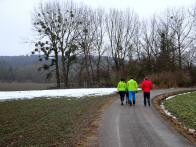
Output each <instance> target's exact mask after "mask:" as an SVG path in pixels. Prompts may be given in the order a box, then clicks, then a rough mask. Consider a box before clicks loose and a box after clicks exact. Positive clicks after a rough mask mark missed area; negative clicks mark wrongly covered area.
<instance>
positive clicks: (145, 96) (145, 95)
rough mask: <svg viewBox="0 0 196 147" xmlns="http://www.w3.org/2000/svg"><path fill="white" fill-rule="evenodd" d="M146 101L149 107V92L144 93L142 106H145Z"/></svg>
mask: <svg viewBox="0 0 196 147" xmlns="http://www.w3.org/2000/svg"><path fill="white" fill-rule="evenodd" d="M146 101H147V102H148V106H150V92H144V105H145V106H146Z"/></svg>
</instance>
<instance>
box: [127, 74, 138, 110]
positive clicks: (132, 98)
mask: <svg viewBox="0 0 196 147" xmlns="http://www.w3.org/2000/svg"><path fill="white" fill-rule="evenodd" d="M127 88H128V91H129V104H130V106H132V104H133V105H135V104H136V93H137V91H138V84H137V82H136V81H135V80H134V79H133V78H132V77H131V79H130V80H129V81H128V82H127Z"/></svg>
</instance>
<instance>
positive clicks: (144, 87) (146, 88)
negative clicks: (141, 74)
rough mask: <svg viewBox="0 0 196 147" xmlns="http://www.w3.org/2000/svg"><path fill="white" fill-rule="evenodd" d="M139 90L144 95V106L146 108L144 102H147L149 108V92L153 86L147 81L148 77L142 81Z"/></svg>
mask: <svg viewBox="0 0 196 147" xmlns="http://www.w3.org/2000/svg"><path fill="white" fill-rule="evenodd" d="M141 88H142V91H143V94H144V106H146V100H147V102H148V106H150V91H151V90H152V88H153V84H152V82H151V81H150V80H149V79H148V77H145V79H144V81H143V82H142V84H141Z"/></svg>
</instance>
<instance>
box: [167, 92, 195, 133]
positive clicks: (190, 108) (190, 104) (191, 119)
mask: <svg viewBox="0 0 196 147" xmlns="http://www.w3.org/2000/svg"><path fill="white" fill-rule="evenodd" d="M164 105H165V107H166V109H167V110H169V111H170V112H171V113H172V114H174V116H176V117H177V118H178V119H179V121H180V122H183V124H185V126H186V127H188V128H192V129H196V92H194V93H190V94H186V95H179V96H176V97H174V98H172V99H169V100H167V101H165V102H164Z"/></svg>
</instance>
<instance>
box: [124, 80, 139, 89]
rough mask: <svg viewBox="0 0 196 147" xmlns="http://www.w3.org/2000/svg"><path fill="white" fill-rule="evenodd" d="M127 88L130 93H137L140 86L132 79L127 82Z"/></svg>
mask: <svg viewBox="0 0 196 147" xmlns="http://www.w3.org/2000/svg"><path fill="white" fill-rule="evenodd" d="M127 88H128V91H137V90H138V84H137V82H136V81H135V80H133V79H131V80H129V81H128V82H127Z"/></svg>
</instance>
